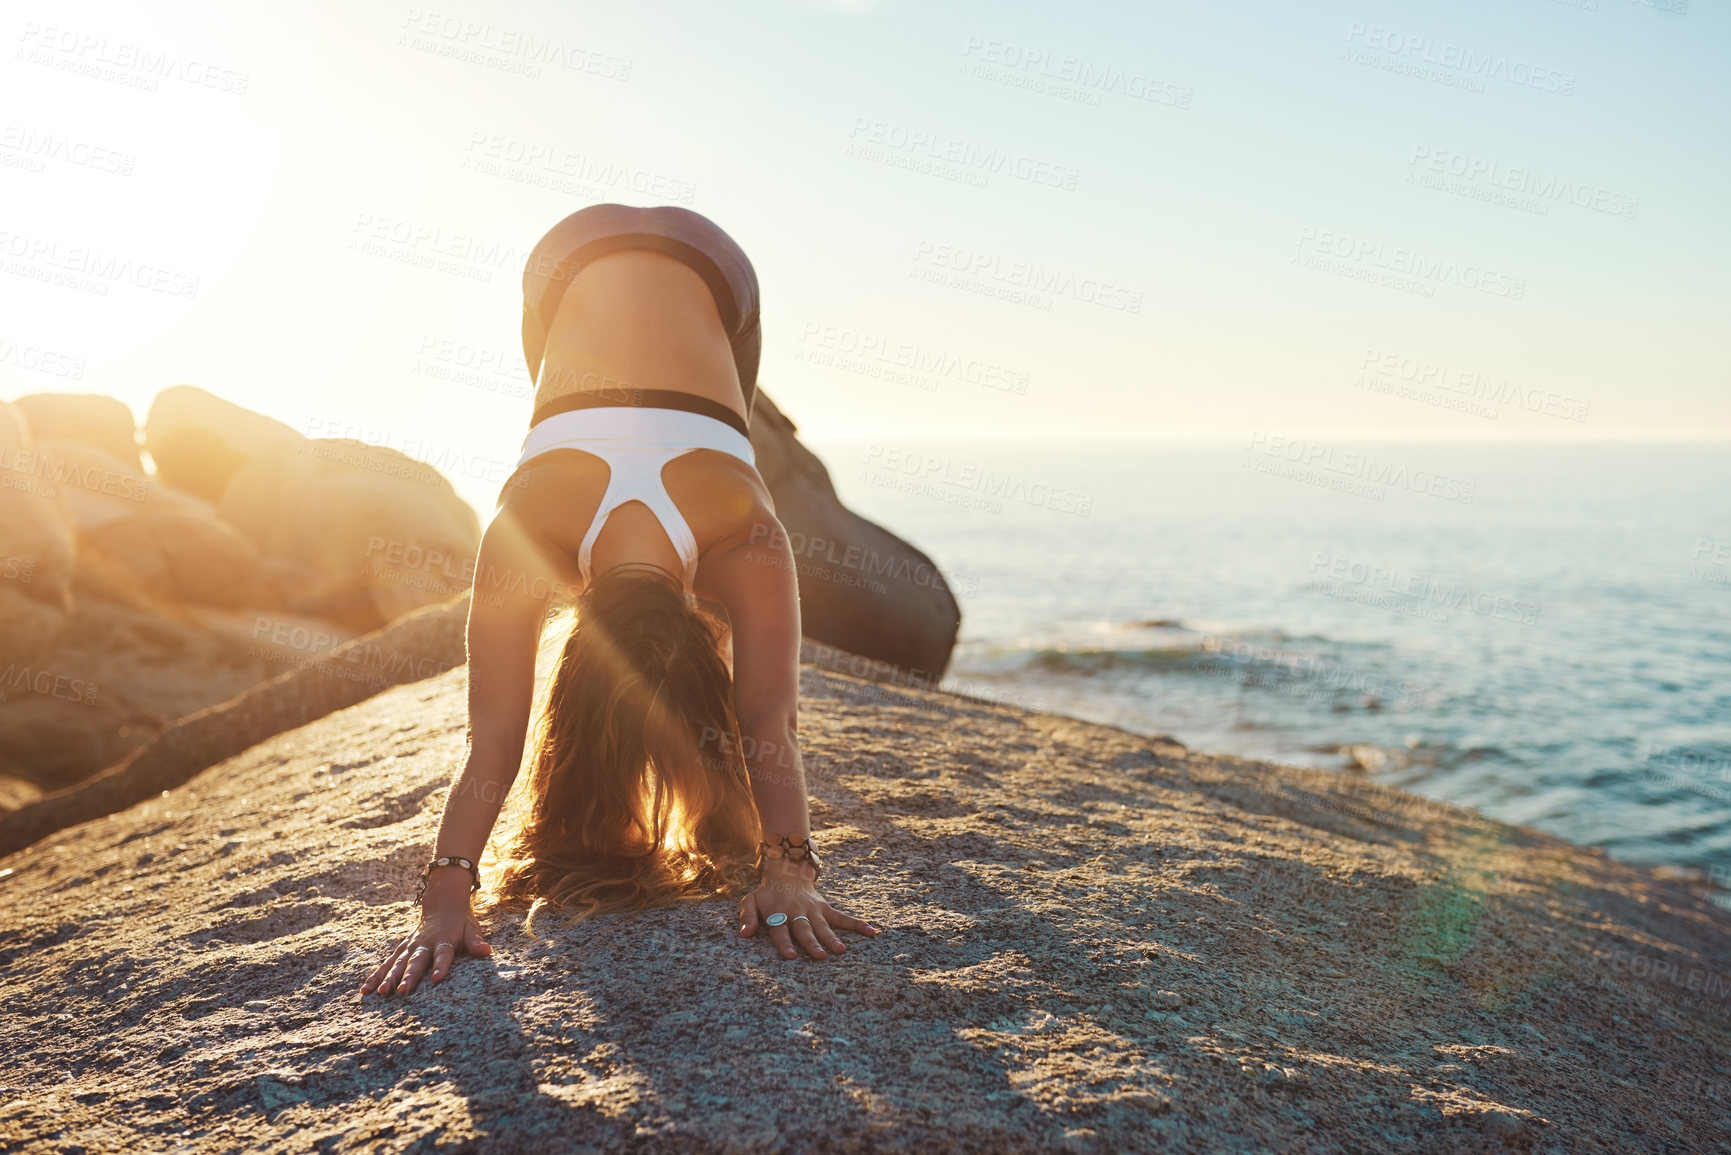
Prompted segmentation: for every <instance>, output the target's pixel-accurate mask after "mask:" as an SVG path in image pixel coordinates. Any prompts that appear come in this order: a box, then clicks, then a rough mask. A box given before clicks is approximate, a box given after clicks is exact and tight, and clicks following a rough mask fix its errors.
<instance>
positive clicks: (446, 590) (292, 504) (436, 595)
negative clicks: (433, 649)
mask: <svg viewBox="0 0 1731 1155" xmlns="http://www.w3.org/2000/svg"><path fill="white" fill-rule="evenodd" d="M218 511H219V512H220V514H221V516H222V517H223V519H224V520H225V521H227V522H228V523H229V524H231V525H233V526H234V527H235V528H236V529H238V530H240V531H241V532H242V533H244V534H246V535H247V537H249V538H250V539H251V540H252V541H253V543H254V544H255V545H256V546H257V547H258V549H259V551H260V552H261V553H262V554H263V555H264V556H265V558H267V559H269V560H271V561H273V562H275V563H276V564H277V565H278V566H280V567H281V570H280V580H281V581H282V583H283V590H284V598H283V603H282V604H283V607H284V608H286V609H289V610H292V611H294V612H297V613H304V614H313V615H316V616H319V617H322V618H326V619H328V620H330V621H334V622H337V623H340V624H342V625H344V626H347V627H349V628H351V629H354V630H357V631H364V630H371V629H377V628H379V627H381V626H383V625H385V624H386V623H387V622H390V621H392V620H393V619H395V618H398V617H401V616H402V615H403V614H406V613H408V612H410V611H411V610H416V609H419V608H421V607H422V606H427V605H435V604H437V603H440V602H444V601H448V600H449V599H451V598H453V597H455V596H457V595H458V594H461V593H464V592H466V591H467V590H468V588H469V585H470V582H471V580H472V578H473V562H474V558H475V553H476V550H477V549H479V547H480V543H481V526H480V522H479V520H478V519H477V518H476V516H475V511H474V510H473V509H472V508H471V507H470V506H469V504H468V503H467V502H465V501H464V500H463V499H462V498H460V497H458V496H457V492H456V490H454V489H452V488H451V483H450V482H449V481H447V480H445V478H444V476H443V475H442V474H440V473H439V471H438V470H436V469H434V468H432V467H431V466H429V465H427V464H425V463H423V462H419V461H416V460H415V459H414V458H412V457H409V456H408V455H406V454H403V453H400V452H398V451H397V450H395V449H388V448H385V447H383V446H378V445H368V444H365V443H363V442H359V441H350V440H335V439H324V438H321V439H305V438H303V439H302V440H301V441H300V443H299V444H296V445H292V446H285V447H281V448H278V449H275V450H272V451H269V452H266V453H264V454H261V455H260V456H258V457H256V458H254V459H253V460H251V461H249V462H248V463H246V464H245V465H243V466H242V467H240V468H239V469H237V470H236V471H235V473H234V474H233V476H232V477H231V478H230V479H229V482H228V485H227V489H226V491H225V493H224V495H223V499H222V502H221V504H220V505H219V506H218Z"/></svg>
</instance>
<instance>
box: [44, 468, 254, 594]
mask: <svg viewBox="0 0 1731 1155" xmlns="http://www.w3.org/2000/svg"><path fill="white" fill-rule="evenodd" d="M38 447H39V452H40V454H41V456H42V457H43V459H44V460H45V461H47V462H49V463H51V465H52V467H53V469H54V471H55V473H56V474H57V476H60V477H62V478H64V479H65V480H64V481H63V483H62V484H61V486H60V501H61V505H62V507H63V508H64V509H65V510H66V513H67V517H68V519H69V520H70V522H71V523H72V526H73V528H74V529H75V530H76V532H77V535H78V547H79V561H80V565H81V566H84V567H89V568H91V569H92V570H93V571H99V572H101V573H103V574H105V575H107V576H108V577H109V579H110V580H111V581H112V582H113V584H115V585H117V586H122V587H124V586H131V587H132V588H135V589H137V590H140V591H142V592H144V593H146V594H148V595H149V596H151V597H153V598H157V599H161V600H163V601H171V602H193V603H198V604H202V605H216V606H230V607H237V606H242V605H258V604H261V603H262V604H269V603H270V597H271V596H272V595H271V591H269V590H268V589H264V588H262V587H261V579H260V562H259V556H258V549H257V547H255V546H254V545H253V544H252V542H251V541H249V540H248V539H247V538H246V537H245V536H243V535H242V534H240V533H237V532H236V531H235V530H234V529H233V528H232V527H231V526H229V525H227V524H225V523H224V522H223V521H222V520H221V519H219V518H218V517H217V515H216V511H215V510H214V509H213V508H212V507H211V505H210V503H209V502H206V501H201V500H200V499H198V498H196V497H192V496H189V495H187V494H184V493H180V492H177V491H175V490H173V489H170V488H169V487H168V486H165V485H158V484H156V483H155V482H154V481H153V480H152V479H151V478H149V477H146V476H145V475H144V474H142V473H139V472H137V471H136V470H135V469H133V468H130V467H128V466H127V465H126V463H125V462H123V461H121V460H119V459H117V458H114V457H111V456H110V455H108V454H107V453H105V452H103V451H102V450H100V449H96V448H93V447H91V446H89V445H84V444H80V443H78V442H72V441H48V440H43V441H39V442H38ZM91 577H92V578H93V579H94V577H95V574H94V573H93V574H92V575H91Z"/></svg>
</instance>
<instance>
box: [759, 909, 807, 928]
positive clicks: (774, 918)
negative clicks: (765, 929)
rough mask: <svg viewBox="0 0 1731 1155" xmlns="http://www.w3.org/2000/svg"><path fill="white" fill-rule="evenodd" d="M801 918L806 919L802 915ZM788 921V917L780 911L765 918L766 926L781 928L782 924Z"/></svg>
mask: <svg viewBox="0 0 1731 1155" xmlns="http://www.w3.org/2000/svg"><path fill="white" fill-rule="evenodd" d="M801 917H804V916H803V915H802V916H801ZM786 921H787V915H785V914H783V913H782V912H781V911H779V910H778V911H776V912H775V913H774V914H772V915H769V916H767V917H766V918H764V920H763V924H764V925H765V926H780V925H781V924H782V923H784V922H786Z"/></svg>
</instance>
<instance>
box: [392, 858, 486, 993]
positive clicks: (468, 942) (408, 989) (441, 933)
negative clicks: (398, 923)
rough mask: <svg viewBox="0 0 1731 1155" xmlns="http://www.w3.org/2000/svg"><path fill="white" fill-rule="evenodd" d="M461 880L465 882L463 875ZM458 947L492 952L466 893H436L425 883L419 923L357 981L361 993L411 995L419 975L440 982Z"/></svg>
mask: <svg viewBox="0 0 1731 1155" xmlns="http://www.w3.org/2000/svg"><path fill="white" fill-rule="evenodd" d="M464 881H465V885H466V884H467V879H465V880H464ZM458 951H462V952H463V953H464V954H472V955H475V956H476V957H479V958H485V957H486V956H487V955H490V954H492V953H493V947H492V945H491V944H490V943H488V942H487V940H486V938H485V937H484V936H483V935H482V934H481V926H480V924H479V923H477V922H476V921H475V916H474V915H473V914H471V913H470V910H469V896H468V894H467V893H463V894H460V895H451V894H437V893H435V891H434V889H433V888H432V887H430V886H429V887H428V888H427V894H426V900H425V903H424V905H423V906H422V907H421V925H420V926H419V927H417V928H416V930H415V933H414V934H412V935H410V936H409V937H408V938H405V939H404V940H403V941H402V942H400V943H398V944H397V945H396V947H395V948H393V949H392V951H391V953H390V954H389V955H387V956H386V957H385V960H384V961H383V962H381V963H380V964H379V965H378V966H377V967H374V968H373V973H372V974H370V975H368V976H367V981H366V982H364V983H362V984H361V994H362V995H368V994H371V993H372V992H373V991H375V990H376V991H378V992H379V994H380V995H382V996H388V995H392V994H398V995H411V994H414V993H415V988H416V987H418V986H420V985H421V978H422V977H423V976H426V977H428V978H430V979H431V980H432V981H433V982H435V983H438V982H443V981H444V980H445V978H446V977H447V976H448V975H450V973H451V964H452V962H453V961H455V959H456V957H457V952H458ZM429 967H430V968H431V971H430V972H429V970H428V968H429Z"/></svg>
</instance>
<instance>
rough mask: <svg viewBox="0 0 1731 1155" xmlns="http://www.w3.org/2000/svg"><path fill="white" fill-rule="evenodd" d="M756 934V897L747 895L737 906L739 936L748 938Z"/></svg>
mask: <svg viewBox="0 0 1731 1155" xmlns="http://www.w3.org/2000/svg"><path fill="white" fill-rule="evenodd" d="M756 933H757V895H755V894H748V895H746V896H745V898H744V899H742V900H741V901H740V904H739V934H740V937H741V938H750V937H751V936H752V935H754V934H756Z"/></svg>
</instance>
